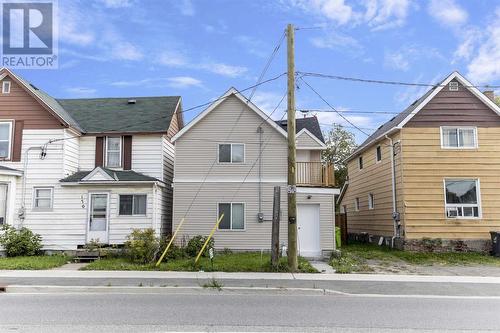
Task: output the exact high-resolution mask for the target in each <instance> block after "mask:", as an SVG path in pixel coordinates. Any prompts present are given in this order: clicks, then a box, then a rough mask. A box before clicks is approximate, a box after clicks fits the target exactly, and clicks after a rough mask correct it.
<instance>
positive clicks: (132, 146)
mask: <svg viewBox="0 0 500 333" xmlns="http://www.w3.org/2000/svg"><path fill="white" fill-rule="evenodd" d="M0 82H1V88H2V91H1V93H0V225H1V224H10V225H14V226H16V227H21V226H25V227H28V228H30V229H31V230H33V231H34V232H36V233H39V234H40V235H42V237H43V246H44V249H46V250H75V249H77V248H78V247H81V246H84V245H85V244H87V243H89V242H91V241H98V242H100V243H104V244H123V243H124V241H125V240H126V237H127V235H128V234H130V232H131V231H132V229H144V228H153V229H154V230H155V231H156V232H157V234H164V233H168V232H170V229H171V221H172V200H173V199H172V195H173V193H172V187H171V183H172V178H173V162H174V147H173V145H172V144H171V142H170V139H171V137H172V136H173V135H175V134H176V133H177V132H178V131H179V129H180V128H181V127H182V125H183V124H182V115H181V114H182V113H181V98H180V97H179V96H164V97H130V98H94V99H55V98H53V97H51V96H50V95H48V94H47V93H45V92H43V91H42V90H40V89H39V88H38V87H36V86H34V85H32V84H30V83H29V82H27V81H25V80H24V79H22V78H21V77H19V76H17V75H16V74H14V73H13V72H11V71H9V70H8V69H2V70H0Z"/></svg>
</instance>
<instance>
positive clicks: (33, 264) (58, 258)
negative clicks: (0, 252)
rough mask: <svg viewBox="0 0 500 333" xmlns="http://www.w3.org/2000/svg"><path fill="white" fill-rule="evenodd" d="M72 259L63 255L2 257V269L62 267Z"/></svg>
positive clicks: (0, 262) (0, 259)
mask: <svg viewBox="0 0 500 333" xmlns="http://www.w3.org/2000/svg"><path fill="white" fill-rule="evenodd" d="M69 261H71V257H68V256H63V255H52V256H32V257H9V258H0V270H42V269H52V268H56V267H60V266H62V265H64V264H66V263H68V262H69Z"/></svg>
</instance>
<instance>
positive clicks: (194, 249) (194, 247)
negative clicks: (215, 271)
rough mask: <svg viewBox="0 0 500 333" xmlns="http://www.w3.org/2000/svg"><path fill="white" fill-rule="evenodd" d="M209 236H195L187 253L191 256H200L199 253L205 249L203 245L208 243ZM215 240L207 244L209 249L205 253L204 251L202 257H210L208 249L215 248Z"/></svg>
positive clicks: (187, 248)
mask: <svg viewBox="0 0 500 333" xmlns="http://www.w3.org/2000/svg"><path fill="white" fill-rule="evenodd" d="M207 237H208V236H201V235H198V236H194V237H193V238H191V239H190V240H189V242H188V244H187V246H186V253H187V254H188V255H189V256H191V257H195V256H197V255H198V253H199V252H200V251H201V248H202V247H203V244H205V242H206V241H207ZM214 244H215V242H214V239H213V238H211V239H210V241H209V242H208V244H207V247H206V248H205V251H203V254H202V256H203V257H206V256H208V249H209V248H213V247H214Z"/></svg>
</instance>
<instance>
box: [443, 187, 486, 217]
mask: <svg viewBox="0 0 500 333" xmlns="http://www.w3.org/2000/svg"><path fill="white" fill-rule="evenodd" d="M444 188H445V208H446V217H447V218H479V216H480V206H479V200H478V198H479V182H478V181H477V180H476V179H445V181H444Z"/></svg>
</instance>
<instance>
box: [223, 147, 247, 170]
mask: <svg viewBox="0 0 500 333" xmlns="http://www.w3.org/2000/svg"><path fill="white" fill-rule="evenodd" d="M220 145H230V146H231V151H230V157H231V161H230V162H221V161H220V157H219V151H220ZM233 145H242V146H243V161H241V162H233ZM246 152H247V147H246V145H245V144H244V143H239V142H225V143H223V142H220V143H217V164H226V165H227V164H230V165H233V164H234V165H241V164H245V161H246Z"/></svg>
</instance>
